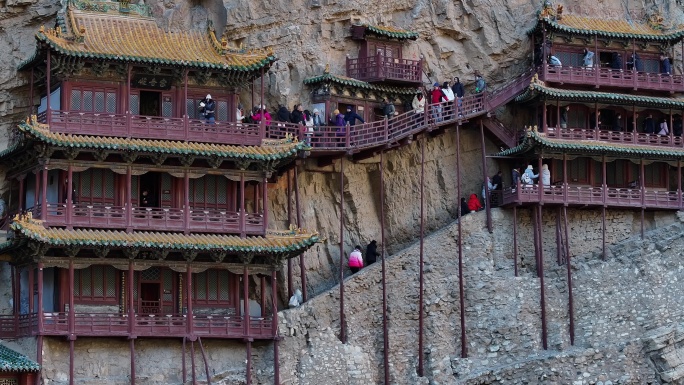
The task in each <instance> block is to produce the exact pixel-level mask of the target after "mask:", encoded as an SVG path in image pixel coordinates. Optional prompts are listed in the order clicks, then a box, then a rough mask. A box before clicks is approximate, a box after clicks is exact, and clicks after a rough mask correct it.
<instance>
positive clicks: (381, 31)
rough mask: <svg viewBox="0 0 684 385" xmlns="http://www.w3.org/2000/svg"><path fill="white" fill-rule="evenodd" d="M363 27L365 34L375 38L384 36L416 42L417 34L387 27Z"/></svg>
mask: <svg viewBox="0 0 684 385" xmlns="http://www.w3.org/2000/svg"><path fill="white" fill-rule="evenodd" d="M365 27H366V34H369V33H370V34H373V35H377V36H384V37H389V38H392V39H399V40H406V39H411V40H416V39H417V38H418V32H413V31H406V30H403V29H399V28H395V27H389V26H385V25H366V26H365Z"/></svg>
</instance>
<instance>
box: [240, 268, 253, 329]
mask: <svg viewBox="0 0 684 385" xmlns="http://www.w3.org/2000/svg"><path fill="white" fill-rule="evenodd" d="M242 298H243V301H242V315H243V317H242V319H243V321H244V325H243V326H244V333H245V338H249V334H250V330H249V328H250V324H249V323H250V321H251V317H250V316H249V275H248V269H247V264H245V265H244V266H243V268H242Z"/></svg>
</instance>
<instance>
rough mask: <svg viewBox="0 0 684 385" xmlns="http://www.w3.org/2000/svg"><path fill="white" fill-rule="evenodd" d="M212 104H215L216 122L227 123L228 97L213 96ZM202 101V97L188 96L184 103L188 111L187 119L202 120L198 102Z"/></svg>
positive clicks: (228, 113) (228, 114) (202, 116)
mask: <svg viewBox="0 0 684 385" xmlns="http://www.w3.org/2000/svg"><path fill="white" fill-rule="evenodd" d="M213 97H214V102H216V110H215V113H214V117H215V118H216V120H217V121H222V122H227V121H228V117H229V116H230V112H229V106H230V103H229V100H228V97H220V96H218V97H217V96H215V95H214V96H213ZM203 99H204V96H189V97H188V99H186V101H185V106H186V108H187V111H188V117H189V118H190V119H204V115H202V111H201V108H200V106H199V104H200V102H201V101H202V100H203Z"/></svg>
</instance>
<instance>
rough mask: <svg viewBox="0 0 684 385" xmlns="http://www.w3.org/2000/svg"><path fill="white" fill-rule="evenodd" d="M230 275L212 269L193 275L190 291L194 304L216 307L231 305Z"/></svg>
mask: <svg viewBox="0 0 684 385" xmlns="http://www.w3.org/2000/svg"><path fill="white" fill-rule="evenodd" d="M230 275H231V274H230V272H228V271H227V270H213V269H210V270H207V271H204V272H202V273H194V274H193V275H192V279H193V287H192V291H193V300H194V302H195V304H198V305H207V306H216V307H222V306H229V305H231V301H230Z"/></svg>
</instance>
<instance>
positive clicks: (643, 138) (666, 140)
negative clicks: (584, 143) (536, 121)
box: [546, 127, 684, 147]
mask: <svg viewBox="0 0 684 385" xmlns="http://www.w3.org/2000/svg"><path fill="white" fill-rule="evenodd" d="M546 136H547V137H549V138H555V139H568V140H600V141H603V142H613V143H626V144H630V143H631V144H641V145H648V146H663V147H682V146H684V140H682V137H681V136H670V135H658V134H645V133H642V132H636V133H635V132H632V131H627V132H622V131H608V130H598V131H597V130H593V129H589V128H583V127H569V128H558V127H547V128H546Z"/></svg>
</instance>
